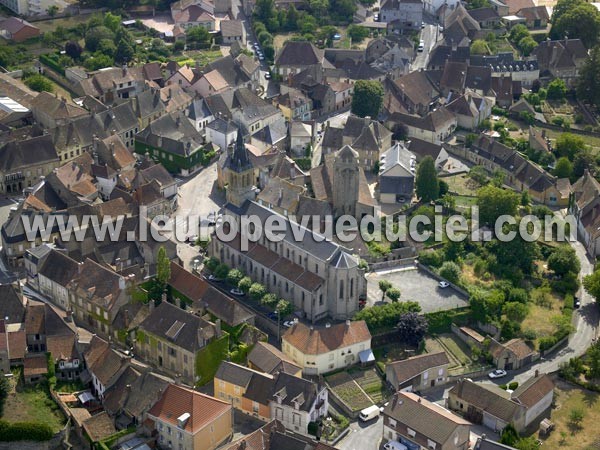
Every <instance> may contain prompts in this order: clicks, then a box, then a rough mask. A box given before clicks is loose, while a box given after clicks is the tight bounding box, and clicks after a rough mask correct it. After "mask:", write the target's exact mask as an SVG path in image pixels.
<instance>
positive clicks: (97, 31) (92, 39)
mask: <svg viewBox="0 0 600 450" xmlns="http://www.w3.org/2000/svg"><path fill="white" fill-rule="evenodd" d="M102 39H109V40H111V41H114V40H115V34H114V33H113V32H112V31H110V30H109V29H108V28H106V27H105V26H99V27H96V28H93V29H92V30H90V31H88V32H87V34H86V35H85V48H86V50H88V51H89V52H92V53H93V52H95V51H96V50H98V45H99V44H100V41H101V40H102Z"/></svg>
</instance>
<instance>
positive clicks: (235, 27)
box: [221, 20, 243, 37]
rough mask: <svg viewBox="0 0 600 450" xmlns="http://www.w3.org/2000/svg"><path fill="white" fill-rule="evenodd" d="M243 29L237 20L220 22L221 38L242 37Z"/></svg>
mask: <svg viewBox="0 0 600 450" xmlns="http://www.w3.org/2000/svg"><path fill="white" fill-rule="evenodd" d="M242 33H243V27H242V22H241V21H239V20H222V21H221V35H222V36H223V37H237V36H242Z"/></svg>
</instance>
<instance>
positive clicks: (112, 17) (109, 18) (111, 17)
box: [103, 11, 121, 33]
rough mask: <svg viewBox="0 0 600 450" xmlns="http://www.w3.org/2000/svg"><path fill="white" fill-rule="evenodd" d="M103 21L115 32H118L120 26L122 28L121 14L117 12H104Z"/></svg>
mask: <svg viewBox="0 0 600 450" xmlns="http://www.w3.org/2000/svg"><path fill="white" fill-rule="evenodd" d="M103 23H104V26H105V27H106V28H108V29H109V30H111V31H112V32H113V33H116V32H117V31H118V30H119V28H121V16H119V15H117V14H111V12H110V11H107V12H106V13H105V14H104V20H103Z"/></svg>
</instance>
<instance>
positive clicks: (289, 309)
mask: <svg viewBox="0 0 600 450" xmlns="http://www.w3.org/2000/svg"><path fill="white" fill-rule="evenodd" d="M275 311H277V312H278V313H279V315H280V316H281V317H285V316H287V315H289V314H291V313H293V312H294V307H293V306H292V304H291V303H290V302H288V301H287V300H284V299H281V300H279V302H277V306H276V307H275Z"/></svg>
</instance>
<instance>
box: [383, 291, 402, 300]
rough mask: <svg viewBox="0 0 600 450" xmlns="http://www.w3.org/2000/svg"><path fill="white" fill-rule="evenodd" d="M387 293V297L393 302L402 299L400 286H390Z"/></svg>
mask: <svg viewBox="0 0 600 450" xmlns="http://www.w3.org/2000/svg"><path fill="white" fill-rule="evenodd" d="M385 295H386V296H387V298H389V299H390V300H391V301H393V302H397V301H398V300H400V295H401V293H400V289H398V288H395V287H393V288H389V289H388V290H387V291H386V292H385Z"/></svg>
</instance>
